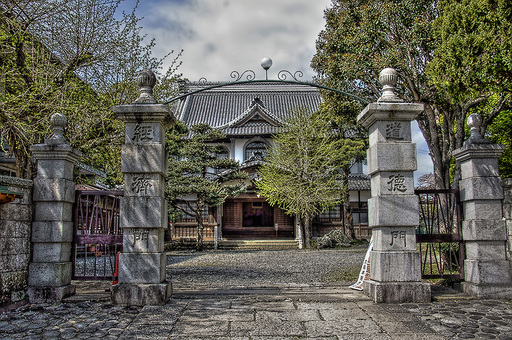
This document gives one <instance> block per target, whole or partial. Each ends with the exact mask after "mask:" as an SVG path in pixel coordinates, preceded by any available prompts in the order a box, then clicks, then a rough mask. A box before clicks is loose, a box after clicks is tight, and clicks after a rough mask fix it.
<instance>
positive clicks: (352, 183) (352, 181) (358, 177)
mask: <svg viewBox="0 0 512 340" xmlns="http://www.w3.org/2000/svg"><path fill="white" fill-rule="evenodd" d="M370 189H371V187H370V176H368V175H365V174H350V175H349V176H348V190H360V191H365V190H370Z"/></svg>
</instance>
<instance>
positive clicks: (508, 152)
mask: <svg viewBox="0 0 512 340" xmlns="http://www.w3.org/2000/svg"><path fill="white" fill-rule="evenodd" d="M489 132H490V140H491V142H493V143H500V144H504V145H506V146H507V148H506V149H505V152H503V155H502V156H501V158H500V159H499V165H500V175H501V177H503V178H510V177H512V111H505V112H502V113H501V114H500V115H499V116H498V117H496V119H495V120H494V121H493V122H492V124H491V125H490V126H489Z"/></svg>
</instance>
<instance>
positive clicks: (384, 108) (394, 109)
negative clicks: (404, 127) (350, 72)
mask: <svg viewBox="0 0 512 340" xmlns="http://www.w3.org/2000/svg"><path fill="white" fill-rule="evenodd" d="M423 110H424V105H423V104H419V103H404V102H401V103H382V102H378V103H370V104H368V105H367V106H366V107H365V108H364V109H363V111H361V113H360V114H359V115H358V116H357V122H358V123H359V124H361V125H362V126H364V127H370V126H372V125H373V124H374V123H375V122H377V121H384V120H402V121H409V122H410V121H412V120H414V119H416V117H418V115H419V114H420V113H422V112H423Z"/></svg>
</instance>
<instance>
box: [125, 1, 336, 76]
mask: <svg viewBox="0 0 512 340" xmlns="http://www.w3.org/2000/svg"><path fill="white" fill-rule="evenodd" d="M128 3H129V2H128ZM330 3H331V0H315V1H311V0H259V1H254V0H224V1H220V0H218V1H212V0H188V1H147V2H144V1H143V2H142V4H140V9H139V14H141V15H142V16H144V17H145V18H144V19H143V21H142V22H141V25H142V26H143V27H144V30H143V32H144V33H147V34H148V37H150V38H155V39H156V44H157V46H156V53H157V55H164V54H165V53H167V52H169V51H171V50H175V51H179V50H181V49H184V53H183V57H182V61H183V65H182V67H181V69H180V72H181V73H183V75H184V76H185V77H187V78H189V79H190V80H198V79H199V78H201V77H206V78H207V79H208V80H211V81H219V80H230V76H229V75H230V72H231V71H233V70H236V71H239V72H242V71H244V70H246V69H252V70H254V71H255V72H256V74H257V78H260V79H261V78H263V77H264V71H263V70H262V69H261V67H260V61H261V59H262V58H263V57H267V56H268V57H270V58H271V59H272V60H273V62H274V64H273V66H272V68H271V69H270V70H269V77H270V78H276V77H277V72H278V71H280V70H281V69H287V70H289V71H292V72H294V71H297V70H300V71H303V72H304V77H303V79H304V80H311V77H312V76H313V71H312V70H311V69H310V67H309V64H310V62H311V58H312V57H313V55H314V53H315V41H316V39H317V36H318V33H319V32H320V31H321V30H322V29H323V27H324V25H325V20H324V18H323V12H324V9H325V8H327V7H328V6H329V5H330Z"/></svg>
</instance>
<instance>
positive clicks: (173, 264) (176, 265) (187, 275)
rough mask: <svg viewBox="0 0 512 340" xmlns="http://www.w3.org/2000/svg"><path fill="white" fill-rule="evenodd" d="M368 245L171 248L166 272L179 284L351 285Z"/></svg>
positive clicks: (234, 285)
mask: <svg viewBox="0 0 512 340" xmlns="http://www.w3.org/2000/svg"><path fill="white" fill-rule="evenodd" d="M366 249H367V246H366V245H362V246H358V247H352V248H345V249H328V250H273V251H261V250H260V251H208V252H183V251H181V252H170V253H168V255H167V275H168V280H170V281H172V282H173V285H175V286H176V287H192V286H202V287H205V288H206V287H209V288H214V287H223V288H230V287H273V286H283V285H323V284H345V285H348V284H352V283H354V282H355V280H356V279H357V275H358V274H359V270H360V268H361V265H362V263H363V259H364V255H365V253H366Z"/></svg>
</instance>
